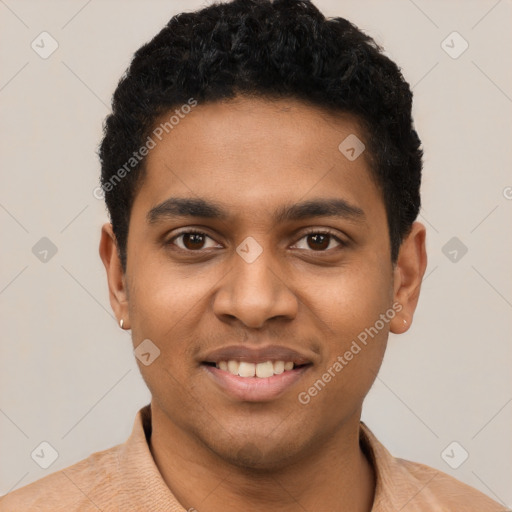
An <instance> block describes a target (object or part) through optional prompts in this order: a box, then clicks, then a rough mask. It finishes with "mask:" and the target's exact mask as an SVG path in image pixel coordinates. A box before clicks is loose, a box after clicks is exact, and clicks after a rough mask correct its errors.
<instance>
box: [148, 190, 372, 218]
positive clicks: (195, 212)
mask: <svg viewBox="0 0 512 512" xmlns="http://www.w3.org/2000/svg"><path fill="white" fill-rule="evenodd" d="M177 217H182V218H184V217H200V218H205V219H220V220H226V219H229V218H230V214H229V213H228V212H227V211H226V210H225V209H224V208H223V207H222V206H221V205H220V204H218V203H215V202H212V201H207V200H205V199H201V198H199V199H197V198H183V197H182V198H180V197H171V198H169V199H166V200H165V201H163V202H162V203H160V204H159V205H157V206H155V207H154V208H152V209H151V210H150V211H149V212H148V214H147V221H148V223H149V224H155V223H157V222H158V221H160V220H165V219H174V218H177ZM315 217H337V218H341V219H346V220H349V221H353V222H356V223H363V222H364V221H365V219H366V215H365V213H364V211H363V210H362V209H361V208H359V207H358V206H355V205H352V204H350V203H349V202H348V201H346V200H344V199H338V198H335V199H315V200H310V201H304V202H302V203H297V204H293V205H285V206H281V207H280V208H278V209H277V211H276V212H275V213H274V221H275V223H276V224H282V223H285V222H290V221H297V220H304V219H309V218H315Z"/></svg>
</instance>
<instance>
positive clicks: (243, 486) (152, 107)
mask: <svg viewBox="0 0 512 512" xmlns="http://www.w3.org/2000/svg"><path fill="white" fill-rule="evenodd" d="M411 100H412V95H411V92H410V90H409V86H408V85H407V83H406V82H405V81H404V79H403V77H402V75H401V74H400V71H399V69H398V68H397V66H396V65H395V64H394V63H393V62H391V61H390V60H389V59H388V58H387V57H385V56H384V55H383V54H382V53H381V51H380V49H379V48H378V47H377V46H376V45H375V43H374V42H373V41H372V40H371V39H370V38H369V37H368V36H366V35H364V34H363V33H361V32H360V31H359V30H358V29H356V28H355V27H354V26H353V25H351V24H350V23H349V22H348V21H346V20H344V19H341V18H336V19H331V20H327V19H325V18H324V17H323V16H322V14H321V13H320V12H319V11H318V10H317V9H316V8H315V7H314V6H313V5H312V4H311V3H310V2H306V1H298V0H281V1H278V0H276V1H274V2H273V3H271V2H270V1H269V0H236V1H234V2H232V3H225V4H218V5H212V6H210V7H207V8H205V9H202V10H200V11H198V12H195V13H187V14H181V15H179V16H176V17H174V18H173V19H172V20H171V21H170V22H169V24H168V25H167V26H166V27H165V28H164V29H163V30H162V31H161V32H160V33H159V34H158V35H157V36H156V37H155V38H154V39H153V40H152V41H151V42H149V43H148V44H146V45H144V46H143V47H142V48H141V49H139V50H138V51H137V52H136V54H135V56H134V59H133V61H132V64H131V66H130V68H129V70H128V72H127V74H126V75H125V76H124V77H123V78H122V80H121V81H120V83H119V85H118V87H117V90H116V92H115V94H114V100H113V112H112V114H111V115H110V116H109V117H108V119H107V121H106V125H105V136H104V139H103V142H102V145H101V148H100V157H101V163H102V190H103V191H104V192H105V199H106V203H107V206H108V209H109V212H110V217H111V224H106V225H105V226H103V229H102V233H101V242H100V255H101V258H102V260H103V263H104V264H105V268H106V271H107V277H108V285H109V291H110V301H111V305H112V308H113V310H114V312H115V314H116V316H117V318H118V320H119V324H120V327H121V328H123V329H130V330H131V333H132V339H133V345H134V348H135V353H136V354H137V357H138V361H139V367H140V370H141V373H142V376H143V378H144V380H145V382H146V383H147V385H148V387H149V389H150V391H151V394H152V400H151V404H150V405H149V406H147V407H145V408H143V409H142V410H141V411H140V412H139V413H138V415H137V417H136V420H135V425H134V428H133V433H132V435H131V437H130V439H129V440H128V441H127V442H126V443H124V444H123V445H120V446H117V447H114V448H111V449H109V450H106V451H103V452H100V453H96V454H93V455H91V456H90V457H89V458H87V459H85V460H84V461H81V462H79V463H77V464H75V465H74V466H71V467H69V468H67V469H64V470H62V471H59V472H57V473H54V474H53V475H50V476H48V477H46V478H44V479H42V480H40V481H38V482H35V483H33V484H31V485H29V486H27V487H25V488H22V489H20V490H18V491H15V492H13V493H11V494H10V495H8V496H7V497H5V498H4V499H3V500H2V501H1V502H0V510H2V511H4V510H52V511H54V510H66V511H72V510H80V511H81V510H103V511H114V510H123V511H124V510H148V511H159V510H162V511H164V510H166V511H183V510H189V511H192V510H197V511H199V512H220V511H222V512H232V511H235V510H236V511H239V510H250V511H260V510H272V511H282V512H292V511H304V510H307V511H315V512H323V511H326V512H330V511H341V510H343V511H350V512H368V511H374V512H384V511H386V512H387V511H397V510H402V511H427V510H428V511H434V510H435V511H437V510H439V511H445V510H446V511H448V510H450V511H452V510H453V511H475V512H477V511H478V512H487V511H488V512H491V511H492V512H494V511H496V512H497V511H499V510H504V508H503V507H501V506H500V505H499V504H497V503H495V502H494V501H492V500H491V499H489V498H487V497H486V496H484V495H483V494H481V493H479V492H478V491H476V490H474V489H471V488H470V487H468V486H466V485H464V484H462V483H460V482H458V481H456V480H454V479H453V478H451V477H449V476H448V475H445V474H443V473H441V472H439V471H436V470H434V469H432V468H428V467H426V466H423V465H421V464H416V463H412V462H407V461H404V460H401V459H395V458H393V457H392V456H391V455H390V454H389V452H387V451H386V449H385V448H384V447H383V446H382V445H381V444H380V443H379V442H378V440H377V439H376V438H375V437H374V436H373V434H372V433H371V431H370V430H369V429H368V427H367V426H366V425H364V424H362V423H361V422H360V417H361V410H362V404H363V400H364V398H365V396H366V394H367V393H368V391H369V389H370V387H371V386H372V383H373V381H374V379H375V377H376V375H377V373H378V370H379V367H380V365H381V362H382V358H383V355H384V352H385V348H386V343H387V338H388V335H389V332H393V333H395V334H400V333H403V332H405V331H406V330H407V329H409V327H410V325H411V322H412V318H413V314H414V311H415V308H416V305H417V302H418V298H419V293H420V286H421V281H422V277H423V275H424V272H425V268H426V264H427V258H426V250H425V228H424V226H423V225H422V224H420V223H418V222H415V219H416V217H417V214H418V211H419V207H420V194H419V189H420V182H421V167H422V163H421V159H422V151H421V149H420V141H419V138H418V136H417V134H416V132H415V130H414V128H413V125H412V119H411Z"/></svg>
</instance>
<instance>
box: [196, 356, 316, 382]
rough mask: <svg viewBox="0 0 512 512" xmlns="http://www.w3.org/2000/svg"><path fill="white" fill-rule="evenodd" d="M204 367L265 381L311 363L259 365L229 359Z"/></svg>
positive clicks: (274, 362) (205, 363) (280, 362)
mask: <svg viewBox="0 0 512 512" xmlns="http://www.w3.org/2000/svg"><path fill="white" fill-rule="evenodd" d="M203 364H204V365H206V366H210V367H213V368H217V369H219V370H222V371H225V372H228V373H230V374H231V375H236V376H239V377H244V378H255V379H258V378H259V379H267V378H269V377H273V376H274V375H281V374H282V373H285V372H290V371H293V370H298V369H300V368H305V367H307V366H311V363H306V364H296V363H294V362H293V361H271V360H269V361H265V362H261V363H252V362H248V361H237V360H235V359H230V360H226V361H219V362H217V363H215V362H209V361H204V362H203Z"/></svg>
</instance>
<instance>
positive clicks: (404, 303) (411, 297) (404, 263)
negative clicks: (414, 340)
mask: <svg viewBox="0 0 512 512" xmlns="http://www.w3.org/2000/svg"><path fill="white" fill-rule="evenodd" d="M425 240H426V229H425V226H424V225H423V224H421V223H420V222H414V223H413V225H412V228H411V231H410V233H409V235H408V236H407V237H406V238H405V239H404V240H403V241H402V245H401V246H400V252H399V254H398V259H397V262H396V265H395V270H394V283H393V286H394V288H393V291H394V299H393V300H394V302H397V303H399V304H400V305H401V310H400V311H399V312H398V314H397V315H396V316H395V317H394V318H393V320H391V322H390V330H391V332H392V333H394V334H402V333H404V332H406V331H407V330H409V328H410V326H411V324H412V319H413V316H414V311H415V310H416V306H417V304H418V299H419V296H420V290H421V282H422V280H423V276H424V274H425V270H426V268H427V251H426V244H425Z"/></svg>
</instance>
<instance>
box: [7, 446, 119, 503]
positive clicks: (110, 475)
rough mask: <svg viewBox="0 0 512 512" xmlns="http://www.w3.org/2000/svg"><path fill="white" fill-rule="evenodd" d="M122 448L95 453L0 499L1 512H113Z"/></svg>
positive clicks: (117, 447)
mask: <svg viewBox="0 0 512 512" xmlns="http://www.w3.org/2000/svg"><path fill="white" fill-rule="evenodd" d="M120 446H122V445H118V446H114V447H112V448H109V449H108V450H104V451H101V452H96V453H93V454H92V455H90V456H89V457H87V458H86V459H84V460H81V461H80V462H77V463H76V464H74V465H72V466H69V467H67V468H64V469H62V470H60V471H57V472H55V473H52V474H50V475H48V476H46V477H44V478H41V479H40V480H37V481H35V482H33V483H31V484H29V485H26V486H25V487H22V488H21V489H18V490H16V491H12V492H10V493H8V494H6V495H5V496H3V497H1V498H0V512H12V511H16V512H24V511H31V512H43V511H44V512H46V511H52V512H53V511H67V512H72V511H74V510H80V511H89V510H91V511H92V510H94V511H96V512H97V511H98V510H105V511H107V510H112V508H109V506H108V503H109V502H111V500H112V498H113V494H115V493H116V487H118V486H117V482H116V481H115V480H116V476H115V475H116V468H117V465H118V452H119V448H120Z"/></svg>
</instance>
